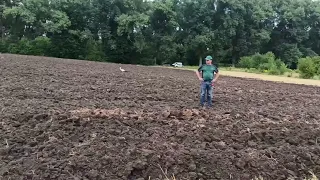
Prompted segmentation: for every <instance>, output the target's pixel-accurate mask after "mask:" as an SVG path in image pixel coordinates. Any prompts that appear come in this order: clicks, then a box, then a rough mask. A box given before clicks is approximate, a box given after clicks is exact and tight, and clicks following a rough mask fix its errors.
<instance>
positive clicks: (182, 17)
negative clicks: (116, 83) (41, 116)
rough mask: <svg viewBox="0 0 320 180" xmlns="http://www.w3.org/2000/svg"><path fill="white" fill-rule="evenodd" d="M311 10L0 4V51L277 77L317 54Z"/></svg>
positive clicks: (42, 1)
mask: <svg viewBox="0 0 320 180" xmlns="http://www.w3.org/2000/svg"><path fill="white" fill-rule="evenodd" d="M319 9H320V3H319V2H317V1H313V0H305V1H301V0H282V1H280V0H271V1H264V0H255V1H253V0H242V1H236V0H201V1H200V0H192V1H191V0H153V1H145V0H116V1H115V0H90V1H88V0H72V1H69V0H54V1H51V0H18V1H4V2H2V3H0V14H1V16H0V27H2V28H0V32H1V42H0V51H1V52H11V53H19V54H32V55H44V56H54V57H62V58H76V59H89V60H94V61H112V62H118V63H132V64H148V65H151V64H163V63H172V62H174V61H181V62H183V63H184V64H189V65H199V64H201V63H203V58H204V57H205V56H206V55H212V56H213V57H214V63H224V64H231V65H233V66H234V65H239V66H241V67H245V68H248V69H255V70H254V71H260V72H264V73H266V72H267V73H270V74H283V73H285V72H286V71H287V67H289V68H291V69H295V68H297V64H298V59H300V58H302V57H306V56H310V57H314V56H318V55H319V54H320V46H319V42H318V40H319V38H320V34H319V31H320V25H319V24H320V11H319ZM280 59H281V61H280ZM316 64H317V63H316ZM316 69H317V72H318V73H319V72H320V70H319V69H320V68H318V67H316ZM250 71H251V70H250Z"/></svg>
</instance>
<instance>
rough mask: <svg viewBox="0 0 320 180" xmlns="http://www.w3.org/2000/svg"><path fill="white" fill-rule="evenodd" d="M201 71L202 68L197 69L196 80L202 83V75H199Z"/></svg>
mask: <svg viewBox="0 0 320 180" xmlns="http://www.w3.org/2000/svg"><path fill="white" fill-rule="evenodd" d="M201 69H202V66H200V67H199V69H198V70H197V71H196V74H197V77H198V79H199V80H200V81H203V79H202V75H201Z"/></svg>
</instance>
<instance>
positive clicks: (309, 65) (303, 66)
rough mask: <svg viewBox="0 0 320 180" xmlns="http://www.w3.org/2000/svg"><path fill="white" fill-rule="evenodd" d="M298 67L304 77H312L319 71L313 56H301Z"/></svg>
mask: <svg viewBox="0 0 320 180" xmlns="http://www.w3.org/2000/svg"><path fill="white" fill-rule="evenodd" d="M298 69H299V71H300V76H301V77H302V78H306V79H309V78H312V77H314V76H315V75H316V73H317V68H316V64H315V62H314V60H313V59H312V58H311V57H306V58H301V59H299V61H298Z"/></svg>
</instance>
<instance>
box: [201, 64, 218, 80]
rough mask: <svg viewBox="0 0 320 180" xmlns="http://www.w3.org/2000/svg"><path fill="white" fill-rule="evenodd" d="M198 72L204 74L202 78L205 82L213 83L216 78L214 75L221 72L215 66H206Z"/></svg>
mask: <svg viewBox="0 0 320 180" xmlns="http://www.w3.org/2000/svg"><path fill="white" fill-rule="evenodd" d="M198 71H199V72H201V73H202V78H203V80H204V81H212V80H213V79H214V77H215V74H214V73H218V72H219V70H218V68H217V67H216V66H215V65H213V64H212V65H207V64H204V65H202V66H200V67H199V69H198Z"/></svg>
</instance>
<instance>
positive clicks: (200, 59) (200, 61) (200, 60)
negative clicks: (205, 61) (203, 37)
mask: <svg viewBox="0 0 320 180" xmlns="http://www.w3.org/2000/svg"><path fill="white" fill-rule="evenodd" d="M201 65H202V57H201V56H200V58H199V66H201Z"/></svg>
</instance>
